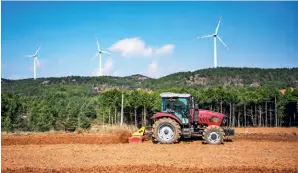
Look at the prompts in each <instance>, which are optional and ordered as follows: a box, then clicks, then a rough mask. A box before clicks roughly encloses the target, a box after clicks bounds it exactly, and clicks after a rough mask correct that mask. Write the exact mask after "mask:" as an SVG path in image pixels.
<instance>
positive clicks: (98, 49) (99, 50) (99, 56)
mask: <svg viewBox="0 0 298 173" xmlns="http://www.w3.org/2000/svg"><path fill="white" fill-rule="evenodd" d="M95 39H96V44H97V53H96V54H95V56H98V58H99V76H101V75H102V67H101V54H102V53H105V54H109V55H110V54H111V53H109V52H107V51H104V50H101V49H100V46H99V44H98V40H97V37H96V38H95Z"/></svg>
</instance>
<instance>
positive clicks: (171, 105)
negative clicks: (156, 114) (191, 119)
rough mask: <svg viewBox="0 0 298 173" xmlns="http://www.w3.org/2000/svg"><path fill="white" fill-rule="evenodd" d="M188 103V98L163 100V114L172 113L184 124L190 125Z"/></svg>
mask: <svg viewBox="0 0 298 173" xmlns="http://www.w3.org/2000/svg"><path fill="white" fill-rule="evenodd" d="M188 102H189V101H188V99H187V98H162V112H168V113H172V114H174V115H175V116H176V117H178V118H179V119H180V120H181V121H182V122H183V123H188V105H189V103H188Z"/></svg>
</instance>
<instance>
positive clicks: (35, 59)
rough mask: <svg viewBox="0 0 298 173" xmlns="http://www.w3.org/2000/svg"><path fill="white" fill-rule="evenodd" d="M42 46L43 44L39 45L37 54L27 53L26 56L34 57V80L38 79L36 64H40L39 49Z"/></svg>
mask: <svg viewBox="0 0 298 173" xmlns="http://www.w3.org/2000/svg"><path fill="white" fill-rule="evenodd" d="M40 48H41V46H39V48H38V49H37V50H36V52H35V54H33V55H27V56H26V57H28V58H33V63H34V67H33V68H34V80H36V64H37V65H40V63H39V61H38V59H37V53H38V51H39V49H40Z"/></svg>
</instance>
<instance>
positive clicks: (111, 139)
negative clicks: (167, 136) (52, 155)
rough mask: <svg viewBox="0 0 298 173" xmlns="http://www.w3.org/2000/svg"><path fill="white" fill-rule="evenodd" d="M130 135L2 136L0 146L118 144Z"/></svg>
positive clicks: (46, 134) (48, 134) (126, 141)
mask: <svg viewBox="0 0 298 173" xmlns="http://www.w3.org/2000/svg"><path fill="white" fill-rule="evenodd" d="M130 136H131V133H129V132H126V131H123V132H118V133H113V134H105V135H102V134H101V135H89V134H87V135H85V134H77V133H70V134H67V133H56V134H55V133H54V134H53V133H45V134H29V135H3V134H2V137H1V145H2V146H5V145H30V144H35V145H49V144H52V145H53V144H118V143H128V138H129V137H130Z"/></svg>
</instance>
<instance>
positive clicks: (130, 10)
mask: <svg viewBox="0 0 298 173" xmlns="http://www.w3.org/2000/svg"><path fill="white" fill-rule="evenodd" d="M295 9H298V2H2V23H1V24H2V33H1V35H2V38H1V43H2V45H1V46H2V47H1V49H2V53H1V61H2V62H1V67H2V68H1V72H2V76H1V77H4V78H10V79H20V78H32V77H33V59H30V58H26V57H24V56H25V55H28V54H33V53H34V52H35V51H36V49H37V48H38V47H39V45H41V44H42V47H41V49H40V51H39V54H38V58H39V61H40V63H41V66H40V67H39V68H37V77H59V76H68V75H80V76H92V75H97V71H98V59H93V56H94V54H95V53H96V42H95V37H98V40H99V44H100V45H101V47H102V48H103V49H104V50H107V51H109V52H111V53H112V55H108V56H107V55H103V66H104V74H106V75H119V76H126V75H131V74H136V73H138V74H143V75H147V76H150V77H160V76H164V75H167V74H170V73H173V72H178V71H192V70H197V69H203V68H209V67H212V66H213V39H212V38H205V39H197V37H198V36H202V35H207V34H212V33H213V32H214V30H215V28H216V25H217V23H218V20H219V17H220V16H221V15H222V17H223V20H222V22H221V25H220V28H219V32H218V34H219V36H221V38H222V39H223V41H224V42H225V43H226V44H227V45H228V47H229V50H226V49H225V48H224V47H223V46H222V45H221V44H220V43H219V41H217V52H218V66H221V67H223V66H224V67H226V66H229V67H244V66H246V67H262V68H275V67H297V66H298V49H297V48H298V34H297V30H298V20H297V18H294V17H296V16H297V14H298V12H297V10H296V11H295Z"/></svg>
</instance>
